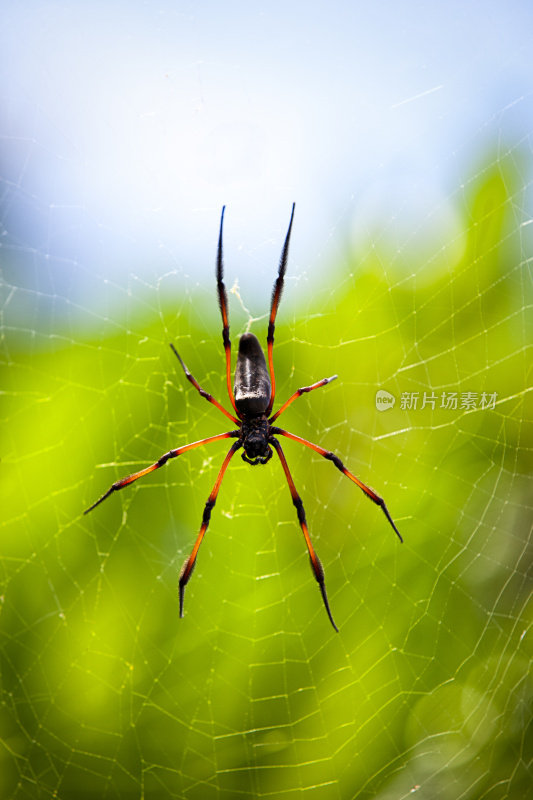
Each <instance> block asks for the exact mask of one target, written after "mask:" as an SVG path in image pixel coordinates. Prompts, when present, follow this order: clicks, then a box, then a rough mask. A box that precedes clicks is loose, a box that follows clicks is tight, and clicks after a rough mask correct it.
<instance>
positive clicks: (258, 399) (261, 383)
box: [84, 204, 403, 630]
mask: <svg viewBox="0 0 533 800" xmlns="http://www.w3.org/2000/svg"><path fill="white" fill-rule="evenodd" d="M293 218H294V204H293V206H292V213H291V220H290V223H289V229H288V231H287V235H286V237H285V244H284V245H283V250H282V252H281V259H280V263H279V270H278V277H277V278H276V282H275V283H274V289H273V291H272V300H271V304H270V317H269V322H268V334H267V355H268V369H267V363H266V361H265V356H264V353H263V350H262V348H261V345H260V343H259V340H258V339H257V337H256V336H254V334H253V333H245V334H243V335H242V336H241V338H240V341H239V353H238V356H237V365H236V368H235V385H234V388H232V385H231V342H230V338H229V322H228V298H227V295H226V287H225V286H224V280H223V272H224V271H223V263H222V228H223V224H224V208H223V209H222V216H221V219H220V232H219V237H218V251H217V292H218V302H219V305H220V312H221V314H222V325H223V328H222V341H223V344H224V351H225V354H226V384H227V388H228V395H229V399H230V402H231V405H232V407H233V410H234V412H235V414H236V416H234V415H233V414H230V412H229V411H227V410H226V409H225V408H224V407H223V406H221V405H220V403H219V402H218V401H217V400H215V398H214V397H213V396H212V395H210V394H209V393H208V392H206V391H205V390H204V389H202V388H201V386H200V385H199V383H198V382H197V380H196V379H195V378H194V377H193V375H192V374H191V373H190V372H189V370H188V369H187V367H186V366H185V364H184V362H183V359H182V358H181V356H180V355H179V353H178V351H177V350H176V348H175V347H174V345H172V344H171V345H170V346H171V348H172V350H173V351H174V353H175V354H176V356H177V357H178V359H179V361H180V364H181V366H182V367H183V370H184V372H185V376H186V378H187V380H188V381H190V382H191V383H192V385H193V386H194V388H195V389H196V390H197V391H198V392H199V393H200V394H201V395H202V397H205V399H206V400H207V401H208V402H209V403H212V404H213V405H214V406H216V407H217V408H218V409H219V411H221V412H222V413H223V414H224V415H225V416H226V417H228V418H229V419H230V420H231V421H232V422H233V423H234V424H235V425H237V428H236V429H234V430H231V431H227V432H226V433H217V434H215V436H208V437H207V439H201V440H200V441H199V442H192V443H191V444H185V445H182V446H181V447H177V448H176V449H175V450H169V451H168V453H165V454H164V455H162V456H161V457H160V458H159V459H158V460H157V461H155V462H154V463H153V464H151V465H150V466H148V467H145V468H144V469H141V470H140V471H139V472H134V473H133V474H132V475H128V476H127V477H125V478H122V479H121V480H119V481H116V482H115V483H113V484H112V486H111V487H110V488H109V489H108V490H107V492H105V494H103V495H102V496H101V497H100V498H99V499H98V500H97V501H96V502H95V503H93V504H92V506H90V507H89V508H88V509H87V510H86V511H85V512H84V513H85V514H87V513H88V512H89V511H92V509H93V508H96V506H97V505H99V504H100V503H101V502H102V501H103V500H105V499H106V497H109V495H110V494H112V493H113V492H116V491H118V490H119V489H123V488H124V487H125V486H128V485H129V484H130V483H133V482H134V481H136V480H138V478H142V477H143V476H144V475H148V473H150V472H153V471H154V470H155V469H159V468H160V467H162V466H163V465H164V464H166V463H167V461H168V460H169V459H171V458H176V456H179V455H181V454H182V453H185V452H186V451H187V450H192V449H194V448H195V447H199V446H200V445H203V444H207V443H208V442H215V441H218V440H220V439H236V440H237V441H235V442H234V443H233V444H232V446H231V447H230V449H229V451H228V453H227V454H226V457H225V459H224V461H223V462H222V467H221V468H220V472H219V473H218V477H217V479H216V481H215V485H214V486H213V490H212V491H211V494H210V495H209V497H208V498H207V502H206V504H205V508H204V513H203V517H202V524H201V527H200V531H199V533H198V535H197V537H196V542H195V544H194V547H193V549H192V552H191V554H190V556H189V557H188V558H187V559H186V561H185V563H184V565H183V567H182V570H181V573H180V578H179V600H180V616H181V617H182V616H183V599H184V595H185V587H186V585H187V583H188V582H189V579H190V577H191V575H192V571H193V569H194V566H195V564H196V558H197V555H198V550H199V549H200V545H201V543H202V540H203V538H204V534H205V532H206V530H207V528H208V526H209V520H210V519H211V511H212V509H213V507H214V505H215V503H216V501H217V497H218V492H219V489H220V484H221V483H222V479H223V477H224V474H225V472H226V469H227V467H228V464H229V462H230V461H231V459H232V458H233V456H234V455H235V453H236V452H237V450H239V449H240V448H241V447H242V448H243V450H244V452H243V454H242V458H243V459H244V461H246V462H247V463H248V464H251V465H252V466H256V465H257V464H266V463H267V461H269V460H270V459H271V458H272V453H273V450H272V448H274V450H275V451H276V453H277V455H278V457H279V460H280V462H281V466H282V468H283V471H284V473H285V477H286V479H287V483H288V485H289V490H290V493H291V497H292V502H293V505H294V507H295V508H296V512H297V515H298V522H299V524H300V528H301V529H302V533H303V535H304V538H305V543H306V545H307V550H308V552H309V558H310V560H311V568H312V570H313V575H314V577H315V580H316V581H317V583H318V585H319V588H320V592H321V595H322V600H323V601H324V606H325V608H326V611H327V614H328V617H329V619H330V622H331V624H332V625H333V627H334V628H335V630H338V628H337V626H336V625H335V622H334V621H333V617H332V615H331V610H330V607H329V602H328V597H327V594H326V585H325V582H324V569H323V567H322V564H321V563H320V560H319V558H318V556H317V554H316V553H315V550H314V548H313V545H312V543H311V539H310V536H309V530H308V528H307V521H306V518H305V511H304V506H303V503H302V499H301V497H300V495H299V494H298V492H297V491H296V487H295V485H294V481H293V479H292V475H291V473H290V470H289V465H288V464H287V459H286V458H285V454H284V452H283V449H282V447H281V444H280V443H279V442H278V440H277V438H276V437H277V436H286V437H287V438H288V439H292V440H293V441H295V442H299V443H300V444H303V445H305V447H309V448H311V450H314V451H315V452H316V453H319V455H321V456H323V457H324V458H326V459H327V460H328V461H331V462H332V463H333V464H334V465H335V466H336V467H337V469H339V470H340V471H341V472H342V473H343V475H346V477H347V478H350V480H351V481H353V482H354V483H355V484H356V485H357V486H359V488H360V489H362V491H363V492H364V493H365V494H366V496H367V497H369V498H370V500H372V501H373V502H374V503H376V505H378V506H379V507H380V508H381V510H382V511H383V513H384V514H385V516H386V517H387V519H388V521H389V522H390V524H391V525H392V527H393V528H394V531H395V532H396V534H397V536H398V538H399V539H400V541H403V540H402V537H401V536H400V533H399V531H398V529H397V527H396V525H395V524H394V522H393V521H392V518H391V516H390V514H389V512H388V510H387V506H386V505H385V502H384V500H383V498H382V497H380V496H379V495H378V494H376V493H375V492H374V491H373V489H370V487H368V486H366V485H365V484H364V483H363V482H362V481H360V480H359V478H357V477H356V476H355V475H353V474H352V473H351V472H349V471H348V470H347V469H346V467H345V466H344V464H343V463H342V461H341V460H340V458H339V457H338V456H336V455H335V454H334V453H332V452H331V451H329V450H325V449H324V448H323V447H320V446H319V445H317V444H313V443H312V442H308V441H307V439H302V437H301V436H297V435H296V434H294V433H289V431H286V430H283V429H282V428H277V427H274V426H273V425H272V423H273V422H274V420H276V419H277V418H278V417H279V416H280V414H282V413H283V411H285V409H286V408H287V407H288V406H290V404H291V403H292V402H293V401H294V400H296V398H298V397H300V396H301V395H302V394H304V393H305V392H311V391H313V389H318V388H319V387H320V386H325V385H326V384H327V383H330V382H331V381H332V380H334V379H335V378H336V377H337V376H336V375H333V376H332V377H331V378H323V379H322V380H321V381H317V382H316V383H313V384H311V386H304V387H302V388H301V389H297V390H296V391H295V392H294V394H293V395H291V397H289V399H288V400H287V401H286V402H285V403H284V404H283V405H282V406H281V408H279V409H278V411H276V413H275V414H273V415H272V416H271V413H272V406H273V405H274V398H275V394H276V381H275V377H274V362H273V358H272V352H273V347H274V328H275V322H276V314H277V311H278V305H279V301H280V298H281V293H282V291H283V281H284V277H285V269H286V266H287V255H288V252H289V241H290V236H291V230H292V221H293Z"/></svg>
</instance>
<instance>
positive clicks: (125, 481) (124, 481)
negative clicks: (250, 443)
mask: <svg viewBox="0 0 533 800" xmlns="http://www.w3.org/2000/svg"><path fill="white" fill-rule="evenodd" d="M239 435H240V431H238V430H237V431H227V433H217V435H216V436H208V437H207V439H200V440H199V441H198V442H192V443H191V444H184V445H183V447H177V448H176V449H175V450H169V451H168V453H165V454H164V455H162V456H161V458H158V459H157V461H155V462H154V463H153V464H150V466H149V467H145V468H144V469H141V470H139V472H134V473H132V474H131V475H127V476H126V477H125V478H121V479H120V480H119V481H115V483H113V484H112V485H111V486H110V487H109V489H108V490H107V492H105V493H104V494H103V495H102V496H101V497H99V498H98V500H97V501H96V503H93V504H92V506H89V508H86V509H85V511H84V512H83V513H84V514H88V513H89V511H92V510H93V508H96V506H99V505H100V503H103V502H104V500H106V499H107V498H108V497H109V495H110V494H113V492H118V491H119V489H123V488H124V487H125V486H129V485H130V483H133V482H134V481H137V480H138V479H139V478H144V476H145V475H149V474H150V472H153V471H154V470H156V469H159V467H163V466H164V465H165V464H166V463H167V461H168V460H169V459H171V458H176V457H177V456H181V454H182V453H185V452H187V450H193V449H194V448H195V447H200V445H202V444H207V443H208V442H216V441H218V440H219V439H230V438H232V437H233V438H235V437H236V436H239Z"/></svg>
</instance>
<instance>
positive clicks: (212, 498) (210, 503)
mask: <svg viewBox="0 0 533 800" xmlns="http://www.w3.org/2000/svg"><path fill="white" fill-rule="evenodd" d="M239 447H242V442H241V441H240V439H239V441H237V442H235V444H233V445H232V446H231V447H230V449H229V451H228V453H227V455H226V458H225V459H224V461H223V463H222V467H221V468H220V472H219V473H218V477H217V479H216V481H215V485H214V486H213V489H212V491H211V494H210V495H209V497H208V498H207V502H206V504H205V508H204V514H203V517H202V526H201V528H200V532H199V533H198V536H197V537H196V541H195V543H194V547H193V549H192V552H191V554H190V556H189V558H187V559H186V561H185V563H184V565H183V567H182V568H181V572H180V582H179V595H180V617H183V598H184V596H185V587H186V586H187V584H188V582H189V579H190V577H191V575H192V571H193V569H194V567H195V564H196V557H197V555H198V550H199V549H200V545H201V544H202V539H203V538H204V534H205V532H206V530H207V528H208V526H209V520H210V519H211V511H212V510H213V507H214V505H215V503H216V501H217V497H218V491H219V489H220V484H221V483H222V479H223V477H224V474H225V472H226V470H227V468H228V464H229V462H230V461H231V459H232V458H233V456H234V455H235V453H236V452H237V450H238V449H239Z"/></svg>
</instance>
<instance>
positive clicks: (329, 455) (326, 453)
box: [272, 427, 403, 542]
mask: <svg viewBox="0 0 533 800" xmlns="http://www.w3.org/2000/svg"><path fill="white" fill-rule="evenodd" d="M272 433H273V434H274V435H275V436H278V435H280V436H287V438H289V439H293V440H294V441H295V442H300V444H304V445H305V446H306V447H310V448H311V450H315V452H317V453H319V454H320V455H321V456H323V457H324V458H327V459H328V461H332V462H333V463H334V464H335V466H336V467H337V469H339V470H340V471H341V472H342V473H343V475H346V477H347V478H349V479H350V480H351V481H353V482H354V483H356V484H357V486H359V488H360V489H362V490H363V492H364V493H365V494H366V496H367V497H369V498H370V499H371V500H372V501H373V502H374V503H375V504H376V505H378V506H379V507H380V508H381V510H382V511H383V513H384V514H385V516H386V517H387V519H388V520H389V522H390V524H391V525H392V527H393V529H394V532H395V533H396V536H397V537H398V539H399V540H400V542H403V539H402V536H401V534H400V531H399V530H398V528H397V527H396V525H395V524H394V522H393V521H392V517H391V515H390V514H389V510H388V508H387V506H386V505H385V501H384V500H383V498H382V497H380V496H379V494H376V492H375V491H374V490H373V489H371V488H370V487H369V486H366V485H365V484H364V483H363V482H362V481H360V480H359V478H357V477H356V476H355V475H352V473H351V472H349V471H348V470H347V469H346V467H345V466H344V464H343V463H342V461H341V460H340V458H339V457H338V456H336V455H335V453H332V452H331V451H330V450H325V449H324V448H323V447H319V445H317V444H313V442H308V441H307V439H302V437H301V436H296V434H294V433H289V431H284V430H282V429H281V428H275V427H273V428H272Z"/></svg>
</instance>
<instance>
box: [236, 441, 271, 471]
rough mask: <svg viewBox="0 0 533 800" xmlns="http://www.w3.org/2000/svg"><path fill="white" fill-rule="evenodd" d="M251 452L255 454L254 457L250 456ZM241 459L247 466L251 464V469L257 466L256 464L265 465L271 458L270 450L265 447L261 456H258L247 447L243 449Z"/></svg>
mask: <svg viewBox="0 0 533 800" xmlns="http://www.w3.org/2000/svg"><path fill="white" fill-rule="evenodd" d="M252 452H253V453H254V454H256V455H255V457H254V455H252ZM241 458H242V460H243V461H246V463H247V464H251V465H252V467H255V466H257V464H266V463H267V461H269V460H270V459H271V458H272V448H271V447H269V446H268V445H267V446H266V449H264V450H263V451H262V452H261V455H258V454H257V451H256V450H253V451H251V450H250V448H249V447H248V448H247V449H245V451H244V453H243V454H242V456H241Z"/></svg>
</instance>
